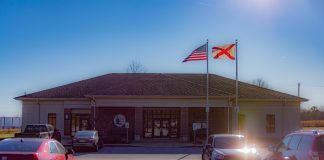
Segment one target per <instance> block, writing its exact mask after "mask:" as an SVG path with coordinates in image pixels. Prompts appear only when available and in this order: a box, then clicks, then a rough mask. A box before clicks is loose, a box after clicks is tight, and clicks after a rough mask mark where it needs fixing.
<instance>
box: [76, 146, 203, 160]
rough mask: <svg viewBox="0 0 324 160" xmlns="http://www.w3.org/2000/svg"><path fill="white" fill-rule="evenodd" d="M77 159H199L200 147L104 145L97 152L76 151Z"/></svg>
mask: <svg viewBox="0 0 324 160" xmlns="http://www.w3.org/2000/svg"><path fill="white" fill-rule="evenodd" d="M76 157H77V159H78V160H93V159H95V160H126V159H132V160H152V159H154V160H199V159H201V148H200V147H179V148H177V147H104V148H102V149H100V150H99V152H85V151H83V152H77V153H76Z"/></svg>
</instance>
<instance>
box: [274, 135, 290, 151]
mask: <svg viewBox="0 0 324 160" xmlns="http://www.w3.org/2000/svg"><path fill="white" fill-rule="evenodd" d="M290 140H291V136H287V137H285V138H284V139H283V140H282V141H281V142H280V144H279V146H278V148H277V152H283V151H286V150H288V144H289V142H290Z"/></svg>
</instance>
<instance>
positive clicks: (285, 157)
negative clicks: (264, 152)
mask: <svg viewBox="0 0 324 160" xmlns="http://www.w3.org/2000/svg"><path fill="white" fill-rule="evenodd" d="M269 151H270V152H271V153H270V154H269V155H268V156H267V157H266V158H265V160H322V159H324V131H318V130H304V131H296V132H293V133H290V134H288V135H286V136H285V137H284V138H283V139H282V140H281V141H280V143H279V144H278V145H276V146H270V147H269Z"/></svg>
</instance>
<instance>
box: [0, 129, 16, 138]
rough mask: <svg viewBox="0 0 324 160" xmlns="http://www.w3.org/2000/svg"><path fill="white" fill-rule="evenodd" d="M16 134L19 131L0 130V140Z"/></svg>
mask: <svg viewBox="0 0 324 160" xmlns="http://www.w3.org/2000/svg"><path fill="white" fill-rule="evenodd" d="M18 132H20V129H0V138H11V137H14V136H15V133H18Z"/></svg>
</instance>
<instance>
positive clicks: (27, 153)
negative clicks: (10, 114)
mask: <svg viewBox="0 0 324 160" xmlns="http://www.w3.org/2000/svg"><path fill="white" fill-rule="evenodd" d="M73 154H74V152H73V150H71V149H68V150H67V149H65V148H64V147H63V145H62V144H61V143H59V142H58V141H56V140H54V139H42V138H9V139H5V140H3V141H1V142H0V160H49V159H50V160H75V158H74V156H73Z"/></svg>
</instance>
